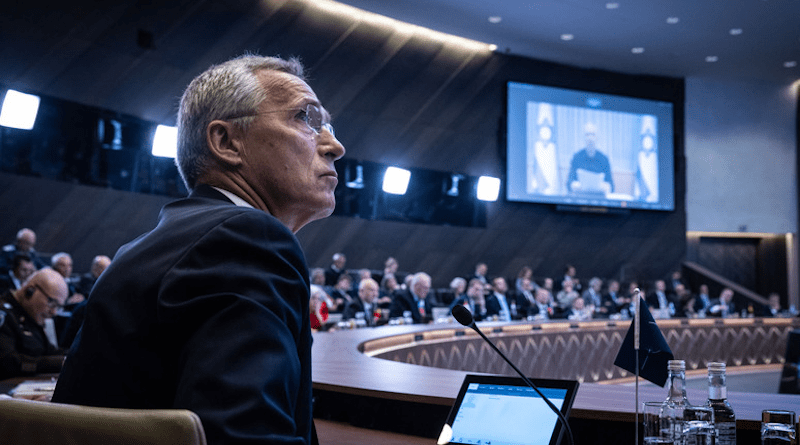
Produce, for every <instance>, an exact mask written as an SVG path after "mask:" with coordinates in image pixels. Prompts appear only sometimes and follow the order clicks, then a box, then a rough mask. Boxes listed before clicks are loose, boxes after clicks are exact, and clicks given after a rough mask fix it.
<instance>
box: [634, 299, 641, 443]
mask: <svg viewBox="0 0 800 445" xmlns="http://www.w3.org/2000/svg"><path fill="white" fill-rule="evenodd" d="M639 293H640V291H639V289H638V288H636V289H635V290H634V291H633V294H634V299H635V303H634V304H633V307H634V312H636V314H635V315H634V317H635V318H634V319H633V357H634V360H635V364H636V372H635V375H636V389H635V390H634V392H635V397H634V403H635V404H636V407H635V408H634V409H635V413H636V414H635V416H634V419H633V427H634V432H633V436H634V441H635V442H634V444H635V445H639V335H640V333H641V330H642V324H641V317H640V315H641V312H640V310H641V306H642V302H641V297H639Z"/></svg>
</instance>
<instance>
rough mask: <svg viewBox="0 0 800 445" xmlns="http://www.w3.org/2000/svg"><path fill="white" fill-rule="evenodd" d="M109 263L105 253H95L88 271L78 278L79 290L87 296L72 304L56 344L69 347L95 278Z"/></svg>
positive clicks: (109, 260) (80, 322)
mask: <svg viewBox="0 0 800 445" xmlns="http://www.w3.org/2000/svg"><path fill="white" fill-rule="evenodd" d="M110 264H111V258H109V257H107V256H106V255H97V256H95V257H94V258H93V259H92V265H91V267H90V268H89V272H87V273H85V274H83V275H82V276H81V280H80V292H81V293H82V294H83V295H85V296H86V297H87V298H84V300H83V301H81V302H79V303H77V304H75V305H74V306H72V308H71V310H70V312H69V314H68V319H67V322H66V323H65V324H64V326H62V327H60V328H59V336H58V344H59V346H61V347H62V348H69V347H70V346H71V345H72V342H73V341H74V340H75V336H76V335H78V331H79V330H80V328H81V325H82V324H83V319H84V317H85V314H86V304H87V303H88V302H89V300H88V297H89V295H90V293H91V291H92V288H93V287H94V284H95V282H97V279H98V278H100V275H101V274H102V273H103V272H104V271H105V270H106V269H107V268H108V266H109V265H110Z"/></svg>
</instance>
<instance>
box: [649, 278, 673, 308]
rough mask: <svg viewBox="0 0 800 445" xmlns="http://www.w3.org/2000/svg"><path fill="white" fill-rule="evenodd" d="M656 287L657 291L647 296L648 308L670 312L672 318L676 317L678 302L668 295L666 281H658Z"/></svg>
mask: <svg viewBox="0 0 800 445" xmlns="http://www.w3.org/2000/svg"><path fill="white" fill-rule="evenodd" d="M654 286H655V289H654V290H653V292H651V293H649V294H647V298H645V303H647V306H648V307H650V308H653V309H660V310H666V311H668V312H669V314H670V316H674V315H675V311H676V306H677V304H676V303H677V301H676V300H675V298H674V297H673V296H672V295H671V294H668V293H667V284H666V283H665V282H664V280H657V281H656V282H655V283H654Z"/></svg>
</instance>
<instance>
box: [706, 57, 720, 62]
mask: <svg viewBox="0 0 800 445" xmlns="http://www.w3.org/2000/svg"><path fill="white" fill-rule="evenodd" d="M718 60H719V57H717V56H706V62H708V63H714V62H716V61H718Z"/></svg>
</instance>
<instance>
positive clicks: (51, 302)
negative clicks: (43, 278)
mask: <svg viewBox="0 0 800 445" xmlns="http://www.w3.org/2000/svg"><path fill="white" fill-rule="evenodd" d="M33 287H34V288H35V289H36V290H38V291H39V292H41V293H42V295H44V297H45V298H47V306H48V307H49V308H50V309H63V308H64V305H63V304H61V302H60V301H58V300H57V299H55V298H53V297H51V296H50V294H48V293H47V292H45V291H44V289H42V288H41V287H40V286H39V285H38V284H34V285H33Z"/></svg>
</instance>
